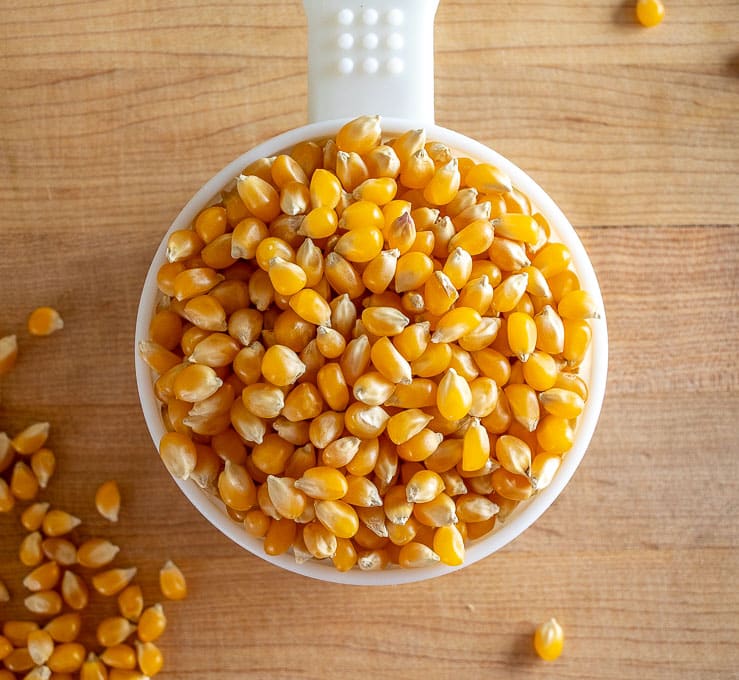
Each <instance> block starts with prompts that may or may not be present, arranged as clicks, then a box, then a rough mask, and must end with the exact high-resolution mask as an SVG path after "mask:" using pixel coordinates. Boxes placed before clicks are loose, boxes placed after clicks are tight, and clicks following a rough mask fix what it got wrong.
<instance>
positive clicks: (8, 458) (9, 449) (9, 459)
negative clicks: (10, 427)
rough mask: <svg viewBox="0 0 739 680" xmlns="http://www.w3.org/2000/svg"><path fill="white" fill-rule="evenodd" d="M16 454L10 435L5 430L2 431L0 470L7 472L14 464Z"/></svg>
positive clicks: (0, 436) (0, 437)
mask: <svg viewBox="0 0 739 680" xmlns="http://www.w3.org/2000/svg"><path fill="white" fill-rule="evenodd" d="M15 454H16V451H15V449H14V448H13V446H12V444H11V443H10V437H8V435H7V434H5V432H0V472H5V470H7V469H8V468H9V467H10V466H11V465H12V464H13V461H14V460H15Z"/></svg>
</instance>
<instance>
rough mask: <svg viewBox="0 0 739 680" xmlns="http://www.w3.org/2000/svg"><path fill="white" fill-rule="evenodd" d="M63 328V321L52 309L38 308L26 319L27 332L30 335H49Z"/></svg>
mask: <svg viewBox="0 0 739 680" xmlns="http://www.w3.org/2000/svg"><path fill="white" fill-rule="evenodd" d="M62 328H64V321H63V320H62V317H61V316H60V315H59V312H57V311H56V309H54V308H53V307H38V308H37V309H34V310H33V311H32V312H31V315H30V316H29V317H28V332H29V333H30V334H31V335H39V336H41V335H51V334H52V333H54V332H55V331H59V330H61V329H62Z"/></svg>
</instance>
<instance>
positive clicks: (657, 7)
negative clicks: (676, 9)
mask: <svg viewBox="0 0 739 680" xmlns="http://www.w3.org/2000/svg"><path fill="white" fill-rule="evenodd" d="M636 18H637V19H638V20H639V23H640V24H641V25H642V26H646V27H647V28H651V27H652V26H656V25H657V24H660V23H662V20H663V19H664V18H665V6H664V5H663V4H662V2H661V0H637V2H636Z"/></svg>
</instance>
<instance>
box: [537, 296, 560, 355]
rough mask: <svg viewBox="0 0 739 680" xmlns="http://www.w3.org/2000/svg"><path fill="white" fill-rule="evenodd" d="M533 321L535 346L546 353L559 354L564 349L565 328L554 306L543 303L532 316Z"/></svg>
mask: <svg viewBox="0 0 739 680" xmlns="http://www.w3.org/2000/svg"><path fill="white" fill-rule="evenodd" d="M534 323H536V347H537V348H538V349H540V350H542V351H543V352H546V353H548V354H552V355H555V354H560V353H561V352H562V351H563V350H564V342H565V328H564V323H563V321H562V319H561V318H560V316H559V314H557V312H555V311H554V308H553V307H552V306H551V305H545V306H544V307H543V308H542V309H541V311H540V312H539V313H538V314H537V315H536V316H535V317H534Z"/></svg>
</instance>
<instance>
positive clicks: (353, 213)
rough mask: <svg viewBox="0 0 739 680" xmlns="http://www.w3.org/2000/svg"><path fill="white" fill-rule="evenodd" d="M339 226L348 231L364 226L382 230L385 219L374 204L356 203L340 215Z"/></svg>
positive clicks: (370, 202) (367, 202)
mask: <svg viewBox="0 0 739 680" xmlns="http://www.w3.org/2000/svg"><path fill="white" fill-rule="evenodd" d="M341 226H343V227H344V228H345V229H347V230H349V231H351V230H352V229H356V228H357V227H366V226H370V227H375V228H377V229H382V228H383V227H384V226H385V217H384V215H383V213H382V210H381V209H380V207H379V206H378V205H377V204H376V203H373V202H372V201H356V202H355V203H352V204H351V205H349V206H348V207H347V208H346V209H345V210H344V212H343V213H342V215H341Z"/></svg>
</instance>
